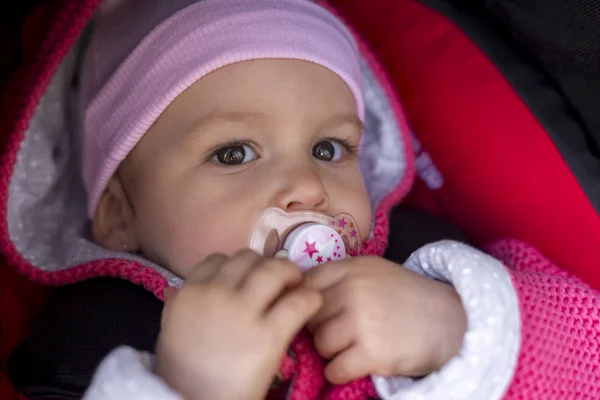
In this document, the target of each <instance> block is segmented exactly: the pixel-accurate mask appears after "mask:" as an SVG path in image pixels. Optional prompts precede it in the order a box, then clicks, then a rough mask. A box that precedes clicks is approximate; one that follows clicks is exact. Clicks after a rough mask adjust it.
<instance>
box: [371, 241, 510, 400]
mask: <svg viewBox="0 0 600 400" xmlns="http://www.w3.org/2000/svg"><path fill="white" fill-rule="evenodd" d="M405 266H406V267H407V268H409V269H410V270H412V271H415V272H418V273H420V274H423V275H426V276H429V277H431V278H434V279H438V280H440V281H443V282H447V283H449V284H452V285H453V286H454V288H455V289H456V291H457V292H458V294H459V295H460V297H461V300H462V303H463V306H464V308H465V310H466V312H467V324H468V328H467V333H466V334H465V338H464V342H463V346H462V348H461V350H460V352H459V354H458V355H457V356H456V357H454V358H453V359H451V360H450V361H449V362H448V363H447V364H446V365H445V366H444V367H443V368H442V369H441V370H439V371H437V372H435V373H432V374H430V375H428V376H426V377H424V378H423V379H420V380H412V379H409V378H404V377H391V378H390V377H387V378H386V377H380V376H373V377H372V379H373V382H374V384H375V387H376V389H377V392H378V393H379V395H380V396H381V398H382V399H384V400H400V399H427V400H437V399H443V400H458V399H465V400H466V399H469V400H488V399H489V400H492V399H500V398H501V397H502V395H503V394H504V392H505V391H506V389H507V388H508V385H509V384H510V381H511V379H512V376H513V373H514V370H515V368H516V364H517V359H518V354H519V345H520V341H521V334H520V314H519V306H518V297H517V294H516V292H515V289H514V287H513V285H512V281H511V278H510V276H509V274H508V272H507V271H506V269H505V267H504V266H503V265H502V264H501V263H500V262H499V261H498V260H496V259H494V258H492V257H490V256H489V255H487V254H485V253H482V252H480V251H478V250H476V249H474V248H472V247H470V246H467V245H465V244H462V243H458V242H453V241H442V242H437V243H431V244H428V245H426V246H423V247H422V248H420V249H419V250H417V251H416V252H415V253H413V255H412V256H411V257H410V258H409V259H408V261H407V262H406V264H405Z"/></svg>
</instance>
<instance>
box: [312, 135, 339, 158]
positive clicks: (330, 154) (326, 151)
mask: <svg viewBox="0 0 600 400" xmlns="http://www.w3.org/2000/svg"><path fill="white" fill-rule="evenodd" d="M312 154H313V157H314V158H316V159H317V160H321V161H338V160H339V159H340V158H341V157H342V155H343V154H344V146H343V145H342V144H341V143H339V142H337V141H335V140H323V141H321V142H319V143H317V144H316V145H315V146H314V147H313V150H312Z"/></svg>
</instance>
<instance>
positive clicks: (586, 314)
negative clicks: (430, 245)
mask: <svg viewBox="0 0 600 400" xmlns="http://www.w3.org/2000/svg"><path fill="white" fill-rule="evenodd" d="M488 251H489V252H490V253H491V254H492V255H493V256H494V257H496V258H498V259H499V260H501V261H502V262H503V263H504V264H505V265H506V266H507V269H508V271H509V272H510V274H511V277H512V280H513V284H514V285H515V288H516V290H517V293H518V296H519V302H520V307H521V324H522V342H521V351H520V355H519V362H518V366H517V369H516V371H515V376H514V379H513V381H512V383H511V385H510V387H509V389H508V391H507V392H506V394H505V396H504V399H506V400H512V399H515V400H516V399H556V400H558V399H589V400H592V399H598V398H600V349H599V347H600V315H599V311H598V310H599V306H600V296H599V294H598V293H597V292H596V291H594V290H593V289H592V288H590V287H589V286H588V285H586V284H584V283H583V282H582V281H581V280H579V279H578V278H576V277H574V276H572V275H570V274H568V273H566V272H565V271H562V270H561V269H560V268H558V267H557V266H556V265H554V264H553V263H552V262H550V261H549V260H548V259H546V258H545V257H544V256H543V255H541V254H540V253H539V252H538V251H537V250H536V249H534V248H533V247H531V246H529V245H527V244H525V243H523V242H520V241H518V240H504V241H499V242H496V243H494V244H492V245H490V246H489V247H488ZM291 350H292V352H293V356H289V357H287V358H286V360H285V361H284V364H283V367H282V369H281V374H282V376H283V377H284V378H286V379H291V380H292V384H291V387H290V390H289V392H288V395H287V399H289V400H317V399H323V400H370V399H375V398H378V397H377V393H376V391H375V388H374V386H373V384H372V382H371V380H370V379H369V378H364V379H361V380H358V381H355V382H350V383H349V384H347V385H342V386H333V387H331V386H328V385H327V384H326V382H325V380H324V378H323V375H322V374H323V366H324V364H323V361H322V360H321V359H320V358H319V356H318V354H317V353H316V350H315V349H314V347H313V345H312V342H311V340H310V338H309V337H308V336H307V335H306V334H305V333H302V334H300V335H299V336H298V337H296V339H295V340H294V342H293V344H292V347H291Z"/></svg>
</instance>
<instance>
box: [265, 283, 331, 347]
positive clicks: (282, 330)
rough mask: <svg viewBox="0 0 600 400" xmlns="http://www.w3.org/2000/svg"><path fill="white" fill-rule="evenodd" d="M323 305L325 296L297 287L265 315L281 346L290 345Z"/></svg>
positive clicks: (280, 299) (282, 297)
mask: <svg viewBox="0 0 600 400" xmlns="http://www.w3.org/2000/svg"><path fill="white" fill-rule="evenodd" d="M322 304H323V296H322V295H321V293H319V292H318V291H316V290H312V289H308V288H305V287H297V288H295V289H293V290H291V291H289V292H287V293H286V294H284V295H283V296H281V297H280V298H279V300H277V302H276V303H275V304H274V305H273V307H271V309H270V310H269V311H268V312H267V314H266V315H265V318H266V319H267V323H269V324H270V325H271V326H272V327H273V329H274V331H275V332H277V334H278V337H279V339H280V340H281V341H282V342H281V345H286V346H287V345H288V344H289V342H290V341H291V340H292V339H293V337H294V336H295V335H296V334H297V333H298V332H299V331H300V329H302V327H303V326H304V325H306V322H307V321H308V320H309V319H310V318H311V317H312V316H313V315H315V313H316V312H317V311H318V310H319V308H320V307H321V305H322Z"/></svg>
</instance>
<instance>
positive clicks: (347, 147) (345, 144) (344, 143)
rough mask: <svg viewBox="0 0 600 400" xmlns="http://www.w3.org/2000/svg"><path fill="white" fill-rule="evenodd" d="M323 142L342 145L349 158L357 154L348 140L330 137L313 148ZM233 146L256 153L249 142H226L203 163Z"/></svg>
mask: <svg viewBox="0 0 600 400" xmlns="http://www.w3.org/2000/svg"><path fill="white" fill-rule="evenodd" d="M325 141H332V142H337V143H339V144H340V145H342V147H343V148H344V150H346V152H348V154H350V155H351V156H354V155H356V154H357V153H358V146H356V145H353V144H352V143H350V141H349V140H348V139H340V138H332V137H326V138H323V139H321V140H319V141H318V142H316V143H315V144H314V145H313V146H316V145H317V144H319V143H321V142H325ZM235 146H249V147H252V149H253V150H254V151H255V152H256V147H257V146H256V145H255V144H254V143H253V142H252V141H250V140H234V141H232V142H228V143H224V144H222V145H220V146H218V147H217V148H215V149H214V150H212V151H211V152H210V153H209V155H208V156H207V157H206V160H205V162H208V161H211V160H212V159H214V158H215V156H217V154H218V153H219V152H220V151H221V150H224V149H227V148H228V147H235Z"/></svg>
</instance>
